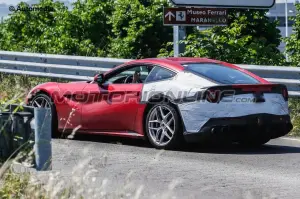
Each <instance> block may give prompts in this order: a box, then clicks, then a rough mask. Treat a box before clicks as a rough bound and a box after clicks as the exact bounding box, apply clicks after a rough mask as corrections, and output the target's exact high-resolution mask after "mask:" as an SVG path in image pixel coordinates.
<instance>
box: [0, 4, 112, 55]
mask: <svg viewBox="0 0 300 199" xmlns="http://www.w3.org/2000/svg"><path fill="white" fill-rule="evenodd" d="M112 2H113V0H84V1H80V0H78V1H77V2H75V3H74V8H73V9H72V10H71V11H69V10H68V9H66V8H65V6H64V4H63V3H60V2H54V1H53V0H41V1H40V3H39V4H37V5H36V6H37V7H50V8H53V9H54V10H55V11H54V12H42V11H39V12H15V13H13V14H12V15H11V17H10V18H9V19H8V20H6V22H5V24H4V25H3V27H4V28H3V29H2V30H1V31H0V48H1V49H2V50H12V51H27V52H40V53H53V54H67V55H82V56H104V55H106V51H105V49H107V45H108V37H109V34H110V33H111V26H110V25H109V24H108V23H107V21H108V16H109V15H110V13H111V11H112V6H113V4H112ZM18 6H20V7H28V6H29V5H28V4H26V3H20V4H19V5H18Z"/></svg>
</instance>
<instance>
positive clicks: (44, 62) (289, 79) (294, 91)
mask: <svg viewBox="0 0 300 199" xmlns="http://www.w3.org/2000/svg"><path fill="white" fill-rule="evenodd" d="M129 61H132V60H130V59H115V58H99V57H83V56H69V55H52V54H39V53H24V52H10V51H0V73H7V74H17V75H29V76H35V77H48V78H58V79H66V80H76V81H81V80H82V81H84V80H91V79H92V77H93V76H94V75H95V74H96V73H99V72H106V71H108V70H110V69H111V68H113V67H115V66H118V65H120V64H123V63H126V62H129ZM237 66H240V67H241V68H244V69H246V70H249V71H251V72H253V73H254V74H256V75H258V76H260V77H262V78H265V79H266V80H268V81H270V82H272V83H281V84H285V85H286V86H287V87H288V90H289V95H290V97H297V98H298V97H300V68H297V67H288V66H257V65H241V64H237Z"/></svg>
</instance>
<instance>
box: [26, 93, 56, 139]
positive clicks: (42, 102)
mask: <svg viewBox="0 0 300 199" xmlns="http://www.w3.org/2000/svg"><path fill="white" fill-rule="evenodd" d="M29 105H30V106H33V107H37V108H50V109H51V117H52V137H53V138H56V137H58V135H59V133H58V121H57V113H56V108H55V104H54V102H53V100H52V99H51V98H50V97H49V96H48V95H46V94H44V93H38V94H36V96H34V97H33V99H32V100H31V101H30V103H29Z"/></svg>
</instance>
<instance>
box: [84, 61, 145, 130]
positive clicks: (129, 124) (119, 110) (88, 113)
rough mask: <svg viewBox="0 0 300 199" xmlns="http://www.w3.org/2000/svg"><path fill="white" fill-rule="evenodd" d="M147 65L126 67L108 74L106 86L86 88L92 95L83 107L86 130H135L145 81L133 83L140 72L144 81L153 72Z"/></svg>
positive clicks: (85, 91)
mask: <svg viewBox="0 0 300 199" xmlns="http://www.w3.org/2000/svg"><path fill="white" fill-rule="evenodd" d="M145 67H146V66H140V65H138V66H137V65H132V66H126V67H124V69H121V70H120V71H117V72H112V74H108V75H105V77H104V79H105V81H104V83H103V84H102V85H98V84H97V83H93V84H89V85H87V86H86V88H85V89H84V91H83V92H84V93H88V94H87V95H88V98H87V100H86V103H85V104H83V105H82V127H83V129H84V130H88V131H99V132H110V131H133V129H134V124H135V118H136V114H137V110H138V108H139V107H140V106H141V104H140V96H141V91H142V88H143V82H139V83H132V77H133V75H134V74H135V73H136V72H137V71H139V72H140V73H141V76H140V77H141V79H142V81H143V80H144V79H146V78H147V75H148V74H149V72H145V71H142V70H143V69H144V68H145Z"/></svg>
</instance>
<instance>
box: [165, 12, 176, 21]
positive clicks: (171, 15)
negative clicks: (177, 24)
mask: <svg viewBox="0 0 300 199" xmlns="http://www.w3.org/2000/svg"><path fill="white" fill-rule="evenodd" d="M167 17H169V21H171V20H172V17H174V18H175V15H174V14H173V13H172V12H171V11H169V12H168V13H167V14H166V15H165V18H167Z"/></svg>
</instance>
